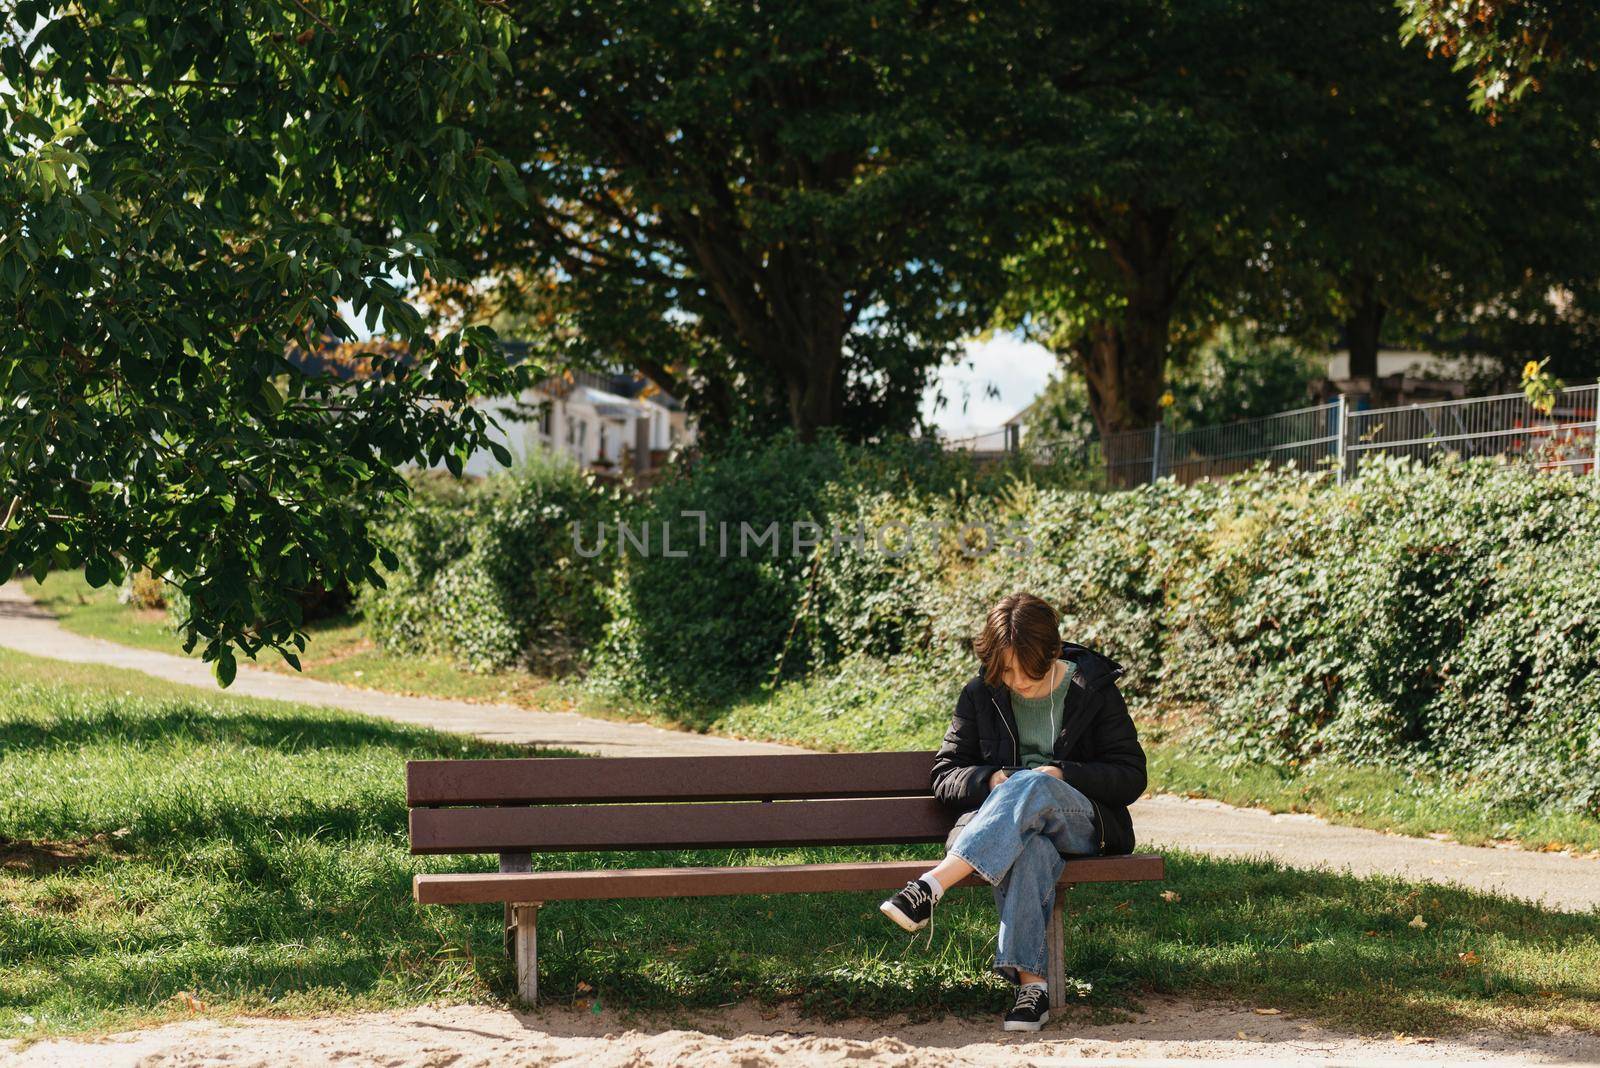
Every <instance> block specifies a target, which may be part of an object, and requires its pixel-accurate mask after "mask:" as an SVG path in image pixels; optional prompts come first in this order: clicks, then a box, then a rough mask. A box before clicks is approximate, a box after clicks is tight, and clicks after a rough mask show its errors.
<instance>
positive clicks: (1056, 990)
mask: <svg viewBox="0 0 1600 1068" xmlns="http://www.w3.org/2000/svg"><path fill="white" fill-rule="evenodd" d="M1070 889H1072V887H1071V885H1070V884H1063V885H1060V886H1057V887H1056V899H1055V903H1054V904H1052V905H1051V906H1050V923H1049V926H1047V927H1046V928H1045V933H1044V938H1045V946H1046V948H1047V949H1048V951H1049V958H1050V959H1049V962H1048V964H1047V965H1046V966H1047V967H1048V968H1049V974H1048V975H1046V976H1045V981H1046V982H1048V983H1049V984H1050V1007H1051V1008H1052V1009H1059V1008H1061V1006H1063V1005H1065V1004H1066V1002H1067V961H1066V935H1065V932H1064V930H1063V924H1062V912H1063V911H1064V910H1065V903H1064V902H1063V901H1062V900H1061V899H1062V898H1064V897H1065V896H1066V893H1067V891H1068V890H1070Z"/></svg>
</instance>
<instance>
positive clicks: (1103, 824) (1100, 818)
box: [1089, 797, 1106, 853]
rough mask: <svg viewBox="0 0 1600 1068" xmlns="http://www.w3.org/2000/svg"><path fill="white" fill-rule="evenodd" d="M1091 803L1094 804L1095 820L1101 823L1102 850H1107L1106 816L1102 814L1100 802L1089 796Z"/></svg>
mask: <svg viewBox="0 0 1600 1068" xmlns="http://www.w3.org/2000/svg"><path fill="white" fill-rule="evenodd" d="M1089 804H1091V805H1093V806H1094V821H1095V823H1097V824H1099V825H1100V852H1102V853H1104V852H1105V851H1106V818H1105V816H1103V815H1101V814H1100V802H1098V801H1096V800H1095V799H1094V798H1092V797H1091V798H1089Z"/></svg>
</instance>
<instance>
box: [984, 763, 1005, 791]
mask: <svg viewBox="0 0 1600 1068" xmlns="http://www.w3.org/2000/svg"><path fill="white" fill-rule="evenodd" d="M1007 778H1009V776H1007V775H1006V769H1004V768H996V769H995V772H994V774H993V775H991V776H989V789H991V790H993V789H994V788H995V787H996V786H999V785H1000V784H1001V783H1003V782H1005V781H1006V779H1007Z"/></svg>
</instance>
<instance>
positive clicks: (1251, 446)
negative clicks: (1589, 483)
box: [1012, 383, 1600, 488]
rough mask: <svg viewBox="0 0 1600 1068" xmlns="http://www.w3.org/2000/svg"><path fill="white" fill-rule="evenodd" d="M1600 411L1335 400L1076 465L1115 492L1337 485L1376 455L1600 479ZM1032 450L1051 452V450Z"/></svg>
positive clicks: (1578, 390) (1516, 401) (1107, 448)
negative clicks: (1284, 475)
mask: <svg viewBox="0 0 1600 1068" xmlns="http://www.w3.org/2000/svg"><path fill="white" fill-rule="evenodd" d="M1597 402H1600V383H1597V384H1594V385H1587V386H1569V387H1567V388H1566V389H1563V390H1561V391H1560V392H1559V393H1558V394H1557V396H1556V403H1555V406H1554V408H1553V409H1552V410H1551V411H1550V413H1549V414H1548V415H1546V414H1545V413H1543V412H1540V411H1537V410H1536V409H1535V408H1534V407H1533V406H1532V405H1531V404H1529V403H1528V399H1527V397H1526V396H1525V395H1523V394H1521V393H1504V394H1500V395H1498V396H1493V397H1473V398H1469V399H1465V400H1449V401H1436V402H1431V403H1427V404H1409V405H1402V406H1400V407H1394V408H1363V407H1359V406H1357V405H1359V400H1357V401H1354V402H1353V401H1351V400H1350V399H1349V398H1347V397H1343V396H1341V397H1339V398H1337V399H1335V400H1333V401H1331V402H1329V403H1327V404H1318V405H1314V406H1312V407H1309V408H1297V409H1295V410H1294V411H1288V412H1278V413H1277V414H1275V415H1269V416H1264V417H1262V418H1260V419H1247V420H1243V421H1241V422H1237V423H1228V424H1226V425H1222V426H1209V427H1199V428H1196V429H1192V430H1182V431H1172V430H1168V429H1166V428H1164V427H1160V426H1155V427H1150V428H1148V429H1145V430H1129V431H1124V432H1122V433H1118V434H1112V435H1108V436H1106V437H1105V438H1103V439H1100V440H1098V441H1096V442H1092V443H1091V444H1090V445H1089V446H1088V447H1087V449H1086V450H1084V451H1083V452H1082V454H1081V455H1080V456H1078V457H1077V459H1078V460H1079V462H1081V463H1083V464H1085V465H1086V466H1103V469H1104V473H1105V481H1106V483H1107V485H1109V486H1111V487H1114V488H1116V487H1127V486H1135V485H1139V484H1140V483H1145V482H1153V481H1155V480H1156V479H1159V478H1164V477H1167V476H1172V477H1173V478H1175V479H1177V480H1178V481H1180V482H1184V483H1188V482H1197V481H1200V480H1202V479H1213V478H1221V477H1225V476H1227V475H1230V474H1234V473H1236V472H1239V471H1243V470H1246V469H1248V468H1250V467H1252V466H1254V465H1255V464H1257V463H1260V462H1262V461H1266V462H1267V464H1268V465H1270V466H1272V467H1293V468H1295V469H1297V470H1302V471H1317V470H1324V469H1328V468H1331V469H1332V470H1333V471H1334V472H1335V475H1336V477H1337V478H1338V480H1339V481H1341V482H1342V481H1344V480H1345V479H1347V478H1353V477H1355V476H1356V475H1358V474H1359V473H1360V468H1361V463H1362V461H1363V460H1364V459H1365V458H1366V457H1368V456H1370V455H1372V454H1374V453H1380V452H1381V453H1389V454H1397V455H1403V456H1410V457H1414V458H1416V459H1418V460H1420V461H1422V462H1424V463H1426V462H1430V461H1432V460H1434V459H1436V458H1439V457H1442V456H1446V455H1450V454H1454V455H1457V456H1460V457H1463V458H1464V457H1470V456H1505V457H1507V458H1509V459H1513V460H1516V461H1518V462H1525V463H1528V464H1530V465H1531V466H1533V467H1535V468H1537V469H1539V470H1546V471H1566V472H1569V473H1572V474H1580V475H1595V476H1600V447H1597V446H1600V403H1597ZM1012 447H1015V446H1014V445H1013V446H1012ZM1030 447H1032V448H1034V449H1036V450H1038V451H1040V452H1042V453H1045V454H1047V455H1048V454H1050V453H1051V452H1052V451H1053V450H1052V449H1051V447H1050V444H1049V443H1045V444H1043V445H1041V444H1039V443H1031V445H1030Z"/></svg>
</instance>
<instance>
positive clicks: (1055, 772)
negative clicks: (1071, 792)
mask: <svg viewBox="0 0 1600 1068" xmlns="http://www.w3.org/2000/svg"><path fill="white" fill-rule="evenodd" d="M1034 770H1035V771H1042V772H1043V773H1044V774H1046V775H1048V776H1050V777H1051V778H1052V779H1060V778H1061V769H1060V768H1058V767H1056V766H1055V765H1054V764H1041V765H1039V766H1038V767H1037V768H1035V769H1034ZM1062 781H1063V782H1064V781H1066V780H1064V779H1063V780H1062Z"/></svg>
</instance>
